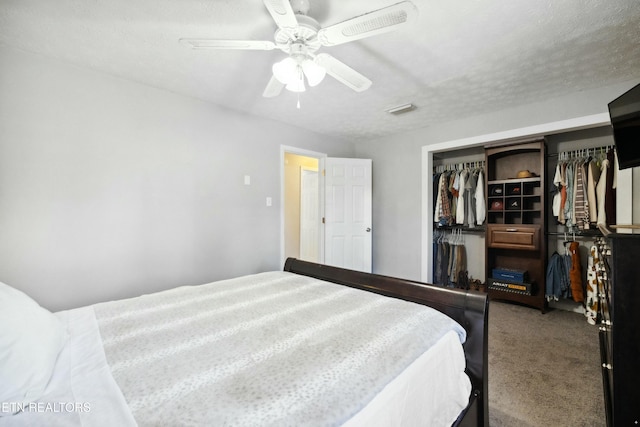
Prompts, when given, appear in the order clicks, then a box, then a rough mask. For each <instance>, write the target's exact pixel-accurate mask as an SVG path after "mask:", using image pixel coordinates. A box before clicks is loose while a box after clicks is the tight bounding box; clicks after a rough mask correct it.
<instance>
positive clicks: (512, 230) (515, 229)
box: [506, 228, 518, 233]
mask: <svg viewBox="0 0 640 427" xmlns="http://www.w3.org/2000/svg"><path fill="white" fill-rule="evenodd" d="M506 231H508V232H510V233H513V232H514V231H518V229H517V228H507V229H506Z"/></svg>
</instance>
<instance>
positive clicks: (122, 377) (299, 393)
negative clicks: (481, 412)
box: [0, 272, 470, 426]
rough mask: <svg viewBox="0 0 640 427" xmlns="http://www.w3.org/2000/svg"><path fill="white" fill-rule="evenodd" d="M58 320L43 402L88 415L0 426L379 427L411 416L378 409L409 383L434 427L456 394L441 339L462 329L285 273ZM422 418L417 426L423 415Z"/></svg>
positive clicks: (37, 417)
mask: <svg viewBox="0 0 640 427" xmlns="http://www.w3.org/2000/svg"><path fill="white" fill-rule="evenodd" d="M94 312H95V317H94V316H93V314H94ZM59 315H60V316H62V317H64V318H65V319H68V320H69V324H70V325H72V326H71V327H73V328H76V329H77V330H76V331H75V332H74V333H73V334H72V340H71V341H70V343H69V345H68V346H67V347H69V348H65V350H64V353H63V354H62V355H61V358H60V360H59V364H61V365H62V368H61V370H60V372H58V374H57V375H58V377H57V378H56V381H52V384H51V387H52V388H53V389H57V390H58V391H52V392H51V393H52V394H50V395H49V396H48V397H47V398H48V399H52V398H55V399H58V400H59V401H63V402H65V401H67V402H88V403H89V404H90V411H89V412H74V413H68V414H67V413H65V414H44V415H48V417H43V414H42V413H25V414H20V415H18V416H15V417H11V419H12V420H13V421H11V419H9V420H7V419H0V425H5V422H6V425H43V426H44V425H86V426H91V425H119V426H127V425H135V424H136V421H137V424H139V425H162V426H165V425H167V426H168V425H171V426H177V425H216V426H224V425H233V426H239V425H254V426H265V425H278V426H285V425H291V426H299V425H305V426H307V425H323V426H325V425H326V426H329V425H342V424H343V423H345V422H347V421H348V420H350V419H351V421H350V422H351V423H352V424H350V425H370V423H371V422H373V421H378V424H377V425H387V424H386V423H384V422H382V423H381V421H382V420H383V419H384V418H381V417H380V416H379V414H381V413H382V414H385V413H386V414H388V415H389V416H390V417H391V419H393V420H395V421H396V422H395V423H394V425H412V424H413V422H414V421H415V420H416V419H415V418H412V416H413V417H415V416H416V415H415V413H414V415H411V413H413V412H412V411H410V410H409V409H408V408H409V407H407V411H404V406H403V405H404V404H403V405H397V404H394V406H392V408H393V409H391V408H389V407H386V408H385V406H386V405H387V404H388V403H389V401H388V399H389V398H388V396H395V397H394V399H395V400H394V402H397V401H403V402H405V403H406V402H408V401H410V400H411V397H413V400H414V401H415V400H416V396H414V394H415V393H424V391H420V389H422V390H429V389H430V390H432V391H433V390H434V389H435V391H436V393H431V395H435V398H434V397H433V396H432V397H425V399H426V400H427V401H424V400H422V399H423V398H422V395H420V398H419V399H418V400H417V401H418V402H421V401H422V404H419V406H420V407H421V408H422V409H424V407H426V406H427V405H433V406H434V408H433V409H429V410H428V411H427V412H426V415H425V414H424V411H421V412H420V413H419V415H418V416H419V418H418V419H420V421H421V424H422V425H447V424H450V423H451V422H452V421H453V420H455V417H456V415H457V414H458V413H459V412H460V411H461V410H462V408H463V407H464V406H465V405H466V401H467V397H468V395H469V391H470V385H469V382H468V378H467V377H466V376H465V375H464V374H463V373H462V372H461V371H462V370H463V369H464V357H463V356H462V352H461V351H460V346H459V345H458V346H457V347H453V348H454V349H456V348H457V349H458V350H457V353H455V354H453V353H451V354H449V353H447V352H451V351H452V350H450V348H451V345H450V344H447V345H445V344H443V343H444V342H446V341H451V338H454V341H455V340H457V341H459V340H464V334H465V332H464V330H463V329H462V328H461V327H460V326H459V325H458V324H457V323H455V322H453V321H452V320H451V319H450V318H448V317H447V316H444V315H442V314H441V313H439V312H437V311H435V310H432V309H429V308H427V307H424V306H420V305H417V304H412V303H407V302H404V301H400V300H396V299H392V298H386V297H380V296H378V295H375V294H371V293H368V292H363V291H358V290H355V289H351V288H347V287H344V286H339V285H334V284H330V283H327V282H320V281H317V280H315V279H311V278H307V277H304V276H299V275H294V274H291V273H286V272H271V273H263V274H259V275H253V276H246V277H242V278H237V279H232V280H227V281H221V282H216V283H212V284H209V285H202V286H196V287H182V288H176V289H173V290H170V291H166V292H161V293H158V294H153V295H146V296H142V297H138V298H133V299H129V300H123V301H114V302H109V303H103V304H97V305H95V306H93V307H87V308H83V309H78V310H72V311H70V312H65V313H60V314H59ZM96 319H97V320H96ZM77 322H82V326H78V325H77V324H76V323H77ZM73 325H75V326H73ZM98 326H99V334H98V333H97V328H98ZM450 331H455V332H454V334H451V333H450ZM100 337H101V338H102V340H100ZM434 344H437V345H436V346H435V348H438V347H443V348H445V350H443V351H444V352H445V357H444V358H443V357H442V355H441V354H440V355H436V352H435V351H430V352H427V350H428V349H429V348H430V347H432V346H434ZM102 349H104V351H102ZM105 354H106V360H105ZM449 356H450V357H449ZM445 359H450V360H454V361H455V362H454V363H453V364H451V365H450V366H453V368H451V367H449V368H447V369H449V370H450V369H453V373H452V374H450V375H453V377H452V378H453V381H451V377H450V378H449V379H448V380H446V381H448V382H447V384H448V386H447V387H444V388H443V387H442V386H441V385H439V384H427V385H426V387H424V381H430V380H431V377H432V376H434V374H433V373H436V374H440V373H443V372H444V370H445V369H443V366H441V365H439V363H441V362H438V361H439V360H442V361H444V360H445ZM420 361H422V362H421V363H422V364H419V363H418V362H420ZM425 361H428V363H429V364H430V365H431V366H435V367H434V368H432V371H429V370H427V369H424V363H427V362H425ZM107 363H108V366H107ZM434 363H435V365H434ZM67 364H68V366H67ZM416 366H422V367H421V368H419V369H416V368H415V367H416ZM407 367H409V368H407ZM412 367H413V368H412ZM65 369H66V371H67V372H66V373H63V371H65ZM411 369H414V371H411ZM424 372H431V373H430V374H428V375H427V376H428V378H424V377H423V376H421V375H420V373H424ZM66 375H69V377H68V378H67V377H66ZM403 378H404V379H403ZM394 379H395V381H393V380H394ZM400 379H403V380H402V381H399V380H400ZM56 383H57V385H56ZM452 383H453V385H452ZM60 384H67V385H65V386H60ZM116 384H117V386H116ZM394 384H395V385H394ZM398 384H401V385H398ZM416 387H418V388H416ZM65 388H66V391H60V390H64V389H65ZM445 388H446V389H447V390H446V393H445V390H444V389H445ZM449 389H451V390H453V391H451V390H449ZM381 392H383V393H381ZM408 393H410V394H411V395H410V396H407V394H408ZM403 395H404V396H403ZM381 396H382V397H381ZM384 396H387V397H384ZM425 396H426V395H425ZM436 398H440V399H443V400H440V401H437V399H436ZM125 401H126V404H125V403H124V402H125ZM376 402H378V403H377V404H376ZM443 402H444V404H445V405H443ZM414 406H415V405H414ZM443 406H447V407H446V408H444V412H443V411H440V412H435V409H438V410H440V409H442V407H443ZM421 408H418V409H421ZM380 410H382V411H380ZM356 414H357V415H356ZM376 414H378V415H376ZM430 414H432V415H433V416H434V417H435V418H434V419H432V420H431V421H429V420H428V419H425V418H423V417H425V416H430ZM134 419H135V420H136V421H134ZM402 419H405V422H404V423H401V422H400V421H399V420H402ZM444 420H446V421H444ZM52 421H56V422H52ZM434 423H435V424H434ZM441 423H443V424H441Z"/></svg>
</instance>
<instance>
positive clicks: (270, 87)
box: [262, 76, 284, 98]
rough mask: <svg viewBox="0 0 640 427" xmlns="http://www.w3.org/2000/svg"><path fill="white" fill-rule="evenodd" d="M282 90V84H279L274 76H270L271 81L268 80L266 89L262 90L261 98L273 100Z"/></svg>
mask: <svg viewBox="0 0 640 427" xmlns="http://www.w3.org/2000/svg"><path fill="white" fill-rule="evenodd" d="M282 89H284V83H280V81H279V80H278V79H276V77H275V76H271V80H269V83H267V87H265V88H264V92H262V96H264V97H265V98H274V97H276V96H278V95H280V92H282Z"/></svg>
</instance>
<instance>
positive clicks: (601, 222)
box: [596, 159, 609, 226]
mask: <svg viewBox="0 0 640 427" xmlns="http://www.w3.org/2000/svg"><path fill="white" fill-rule="evenodd" d="M608 169H609V160H607V159H604V160H603V161H602V169H601V170H600V180H599V181H598V185H597V186H596V197H597V198H598V216H597V224H598V226H606V225H607V211H606V208H605V198H606V194H607V172H608Z"/></svg>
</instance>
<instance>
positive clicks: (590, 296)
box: [584, 245, 600, 325]
mask: <svg viewBox="0 0 640 427" xmlns="http://www.w3.org/2000/svg"><path fill="white" fill-rule="evenodd" d="M599 262H600V253H599V251H598V247H597V246H596V245H592V246H591V248H590V249H589V261H588V266H587V286H586V291H587V292H586V293H587V301H586V304H585V311H584V315H585V316H586V317H587V322H589V324H591V325H595V324H596V320H597V318H598V272H597V266H598V263H599Z"/></svg>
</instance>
